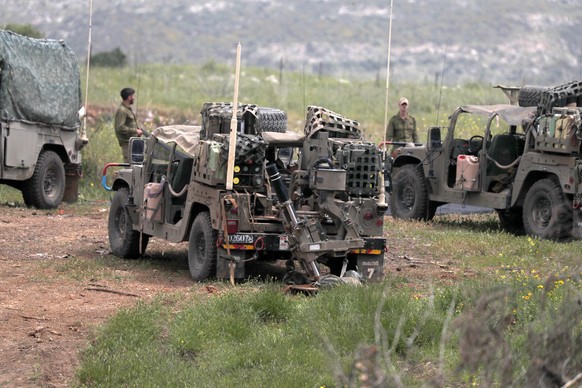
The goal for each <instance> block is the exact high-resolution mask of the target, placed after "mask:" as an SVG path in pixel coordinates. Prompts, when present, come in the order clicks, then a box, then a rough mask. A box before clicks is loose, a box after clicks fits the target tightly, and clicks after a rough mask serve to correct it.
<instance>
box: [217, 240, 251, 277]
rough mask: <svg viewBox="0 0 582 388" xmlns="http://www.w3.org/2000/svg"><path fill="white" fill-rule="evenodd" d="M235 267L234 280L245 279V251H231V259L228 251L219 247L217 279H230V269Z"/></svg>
mask: <svg viewBox="0 0 582 388" xmlns="http://www.w3.org/2000/svg"><path fill="white" fill-rule="evenodd" d="M231 265H234V278H235V279H244V277H245V251H233V250H231V251H230V257H229V256H228V254H227V253H226V249H224V248H221V247H218V254H217V259H216V278H217V279H230V271H231V270H230V268H231Z"/></svg>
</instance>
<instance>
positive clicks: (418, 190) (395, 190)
mask: <svg viewBox="0 0 582 388" xmlns="http://www.w3.org/2000/svg"><path fill="white" fill-rule="evenodd" d="M436 208H437V204H436V203H432V204H429V200H428V187H427V186H426V182H425V180H424V173H423V171H422V166H421V165H413V164H407V165H405V166H402V167H401V168H400V170H399V171H398V172H397V173H396V176H395V177H394V178H393V181H392V195H390V210H391V212H392V216H393V217H395V218H400V219H403V220H423V221H430V220H431V219H432V218H433V217H434V215H435V212H436Z"/></svg>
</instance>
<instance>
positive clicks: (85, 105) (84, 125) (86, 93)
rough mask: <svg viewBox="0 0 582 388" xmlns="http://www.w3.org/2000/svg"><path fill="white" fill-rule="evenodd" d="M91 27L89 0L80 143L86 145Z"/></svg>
mask: <svg viewBox="0 0 582 388" xmlns="http://www.w3.org/2000/svg"><path fill="white" fill-rule="evenodd" d="M92 26H93V0H89V39H88V42H87V70H86V71H87V77H86V80H85V104H84V108H85V114H84V115H83V128H82V129H81V141H82V142H83V143H84V144H86V143H87V142H88V141H89V139H87V103H88V100H89V68H90V66H91V30H92Z"/></svg>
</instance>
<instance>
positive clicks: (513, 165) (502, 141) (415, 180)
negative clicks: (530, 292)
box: [390, 81, 582, 240]
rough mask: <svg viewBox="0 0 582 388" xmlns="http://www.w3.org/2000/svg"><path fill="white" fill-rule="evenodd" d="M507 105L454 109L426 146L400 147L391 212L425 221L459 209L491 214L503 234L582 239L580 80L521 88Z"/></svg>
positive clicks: (431, 133) (433, 130) (431, 131)
mask: <svg viewBox="0 0 582 388" xmlns="http://www.w3.org/2000/svg"><path fill="white" fill-rule="evenodd" d="M515 89H516V88H512V90H515ZM506 94H507V93H506ZM513 101H515V102H517V104H508V105H505V104H500V105H488V106H477V105H465V106H461V107H459V108H457V109H456V110H455V111H454V112H453V114H452V115H451V116H450V119H449V126H448V127H432V128H429V130H428V133H427V142H426V144H423V145H409V146H404V147H401V148H399V149H398V150H397V154H396V157H395V158H394V160H393V167H392V174H393V192H392V195H391V198H390V208H391V212H392V215H393V216H394V217H397V218H402V219H415V220H430V219H432V217H433V216H434V215H435V211H436V208H437V207H438V206H440V205H442V204H446V203H456V204H466V205H473V206H480V207H487V208H492V209H495V210H496V211H497V213H498V215H499V220H500V224H501V227H502V228H503V229H504V230H507V231H510V232H514V233H517V234H522V233H526V234H528V235H530V236H534V237H539V238H544V239H550V240H559V239H565V238H576V239H579V238H582V210H581V207H582V149H581V140H582V120H581V112H582V82H578V81H575V82H571V83H568V84H565V85H560V86H556V87H552V88H539V87H524V88H522V89H521V90H520V92H519V98H518V99H516V98H514V99H513ZM443 131H445V135H444V136H445V137H444V139H442V132H443Z"/></svg>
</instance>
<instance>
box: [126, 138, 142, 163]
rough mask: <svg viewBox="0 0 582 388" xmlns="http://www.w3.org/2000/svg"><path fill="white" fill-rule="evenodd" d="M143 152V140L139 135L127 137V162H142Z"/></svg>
mask: <svg viewBox="0 0 582 388" xmlns="http://www.w3.org/2000/svg"><path fill="white" fill-rule="evenodd" d="M144 152H145V140H144V139H143V138H141V137H132V138H131V139H129V162H130V163H131V164H141V163H143V155H144Z"/></svg>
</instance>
